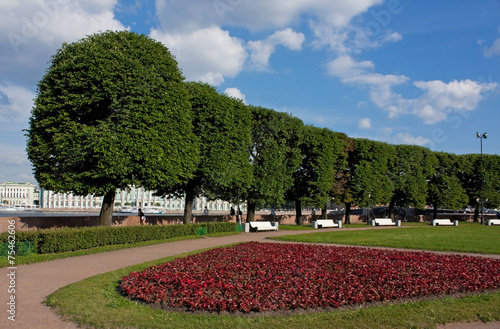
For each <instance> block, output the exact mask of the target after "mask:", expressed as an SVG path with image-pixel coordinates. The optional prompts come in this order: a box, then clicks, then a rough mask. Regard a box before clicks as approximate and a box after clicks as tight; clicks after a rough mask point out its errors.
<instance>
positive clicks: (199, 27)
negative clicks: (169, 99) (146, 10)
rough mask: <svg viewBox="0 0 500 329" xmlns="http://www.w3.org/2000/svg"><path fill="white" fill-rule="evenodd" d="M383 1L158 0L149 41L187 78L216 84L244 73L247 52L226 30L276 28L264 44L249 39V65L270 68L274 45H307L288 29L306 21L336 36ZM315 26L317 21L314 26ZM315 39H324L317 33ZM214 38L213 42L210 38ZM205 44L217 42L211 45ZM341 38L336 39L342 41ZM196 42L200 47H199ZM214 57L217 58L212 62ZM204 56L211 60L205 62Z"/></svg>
mask: <svg viewBox="0 0 500 329" xmlns="http://www.w3.org/2000/svg"><path fill="white" fill-rule="evenodd" d="M382 2H383V0H358V1H332V0H317V1H310V0H293V1H290V0H274V1H268V0H253V1H242V0H235V1H218V0H217V1H199V0H183V1H167V0H159V1H156V8H157V17H158V20H159V22H160V26H159V27H158V28H156V29H154V30H152V31H151V34H150V35H151V37H153V38H155V39H159V40H161V41H163V42H164V43H165V44H166V45H167V47H169V48H171V50H172V51H173V53H174V54H175V55H176V57H177V59H178V61H179V63H180V64H181V68H182V69H183V71H184V73H185V75H186V77H187V78H188V79H197V80H202V81H205V82H208V83H211V84H215V85H218V84H220V83H222V82H223V81H224V79H225V78H226V77H234V76H235V75H237V74H238V73H239V72H240V71H241V70H242V69H243V63H244V60H245V59H246V57H247V56H248V54H247V53H246V52H244V51H243V49H242V47H243V43H242V42H241V40H239V39H237V38H234V37H233V36H230V35H229V33H228V32H226V31H225V30H226V29H225V27H229V26H231V27H239V28H243V29H247V30H250V31H251V32H254V31H264V30H265V31H269V30H271V31H272V30H276V29H277V30H278V31H276V32H274V33H272V34H271V35H270V36H268V37H267V38H265V39H263V40H254V41H250V42H248V44H247V49H248V51H249V52H250V66H251V68H253V69H256V70H267V69H269V59H270V57H271V56H272V54H273V53H274V52H275V49H276V47H277V46H280V45H281V46H284V47H286V48H287V49H289V50H292V51H293V50H301V49H302V44H303V43H304V41H305V36H304V35H303V34H302V33H295V32H293V31H292V29H290V28H289V26H291V25H293V24H296V23H298V22H299V21H300V20H301V19H304V17H310V18H311V19H310V21H311V22H316V23H317V24H318V26H319V25H321V26H325V27H326V28H328V29H335V33H337V34H338V33H339V30H341V29H342V28H345V27H347V26H348V25H349V22H350V21H351V19H352V18H353V17H355V16H357V15H359V14H360V13H363V12H365V11H367V10H368V9H369V8H370V7H371V6H373V5H377V4H381V3H382ZM312 24H315V23H312ZM317 37H318V38H320V37H325V36H324V35H317ZM211 38H215V39H211ZM208 40H211V41H212V40H215V42H213V43H209V42H208ZM343 41H344V40H341V39H339V40H338V42H339V43H342V42H343ZM198 42H200V44H198ZM214 54H217V55H220V57H219V60H218V61H216V60H214V58H215V57H217V56H213V55H214ZM205 56H208V57H209V58H205Z"/></svg>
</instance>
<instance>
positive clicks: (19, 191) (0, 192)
mask: <svg viewBox="0 0 500 329" xmlns="http://www.w3.org/2000/svg"><path fill="white" fill-rule="evenodd" d="M38 205H39V193H38V190H37V187H36V185H33V184H31V183H29V182H26V183H14V182H3V183H0V206H3V207H23V208H35V207H38Z"/></svg>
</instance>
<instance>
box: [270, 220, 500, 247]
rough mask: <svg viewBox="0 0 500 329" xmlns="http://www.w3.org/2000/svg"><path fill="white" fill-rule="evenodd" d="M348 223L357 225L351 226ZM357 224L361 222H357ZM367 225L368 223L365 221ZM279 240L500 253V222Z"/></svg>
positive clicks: (415, 227) (305, 236)
mask: <svg viewBox="0 0 500 329" xmlns="http://www.w3.org/2000/svg"><path fill="white" fill-rule="evenodd" d="M405 224H406V223H405ZM347 227H354V226H349V225H347ZM356 227H358V226H356ZM364 227H366V225H364ZM275 239H276V240H281V241H294V242H313V243H334V244H346V245H359V246H380V247H394V248H407V249H422V250H436V251H456V252H468V253H480V254H500V226H484V225H480V224H477V223H460V224H459V225H458V226H441V227H439V226H436V227H433V226H430V225H429V224H424V225H422V224H420V225H415V224H412V225H409V226H408V227H401V228H395V229H387V230H385V229H380V230H379V229H369V230H360V231H346V230H344V231H343V230H342V229H339V230H337V231H330V232H321V231H315V233H310V234H309V233H306V234H301V235H292V236H282V237H276V238H275Z"/></svg>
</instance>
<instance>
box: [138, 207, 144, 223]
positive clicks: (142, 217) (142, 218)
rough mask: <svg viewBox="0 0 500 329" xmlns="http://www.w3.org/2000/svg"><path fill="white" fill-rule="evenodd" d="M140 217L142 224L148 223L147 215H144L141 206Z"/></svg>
mask: <svg viewBox="0 0 500 329" xmlns="http://www.w3.org/2000/svg"><path fill="white" fill-rule="evenodd" d="M139 218H140V220H141V225H146V215H144V213H143V212H142V209H141V208H139Z"/></svg>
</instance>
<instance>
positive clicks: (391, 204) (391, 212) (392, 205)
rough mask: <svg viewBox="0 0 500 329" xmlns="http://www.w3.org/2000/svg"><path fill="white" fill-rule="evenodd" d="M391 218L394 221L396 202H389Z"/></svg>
mask: <svg viewBox="0 0 500 329" xmlns="http://www.w3.org/2000/svg"><path fill="white" fill-rule="evenodd" d="M389 218H390V219H392V220H393V221H394V201H391V202H389Z"/></svg>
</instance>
